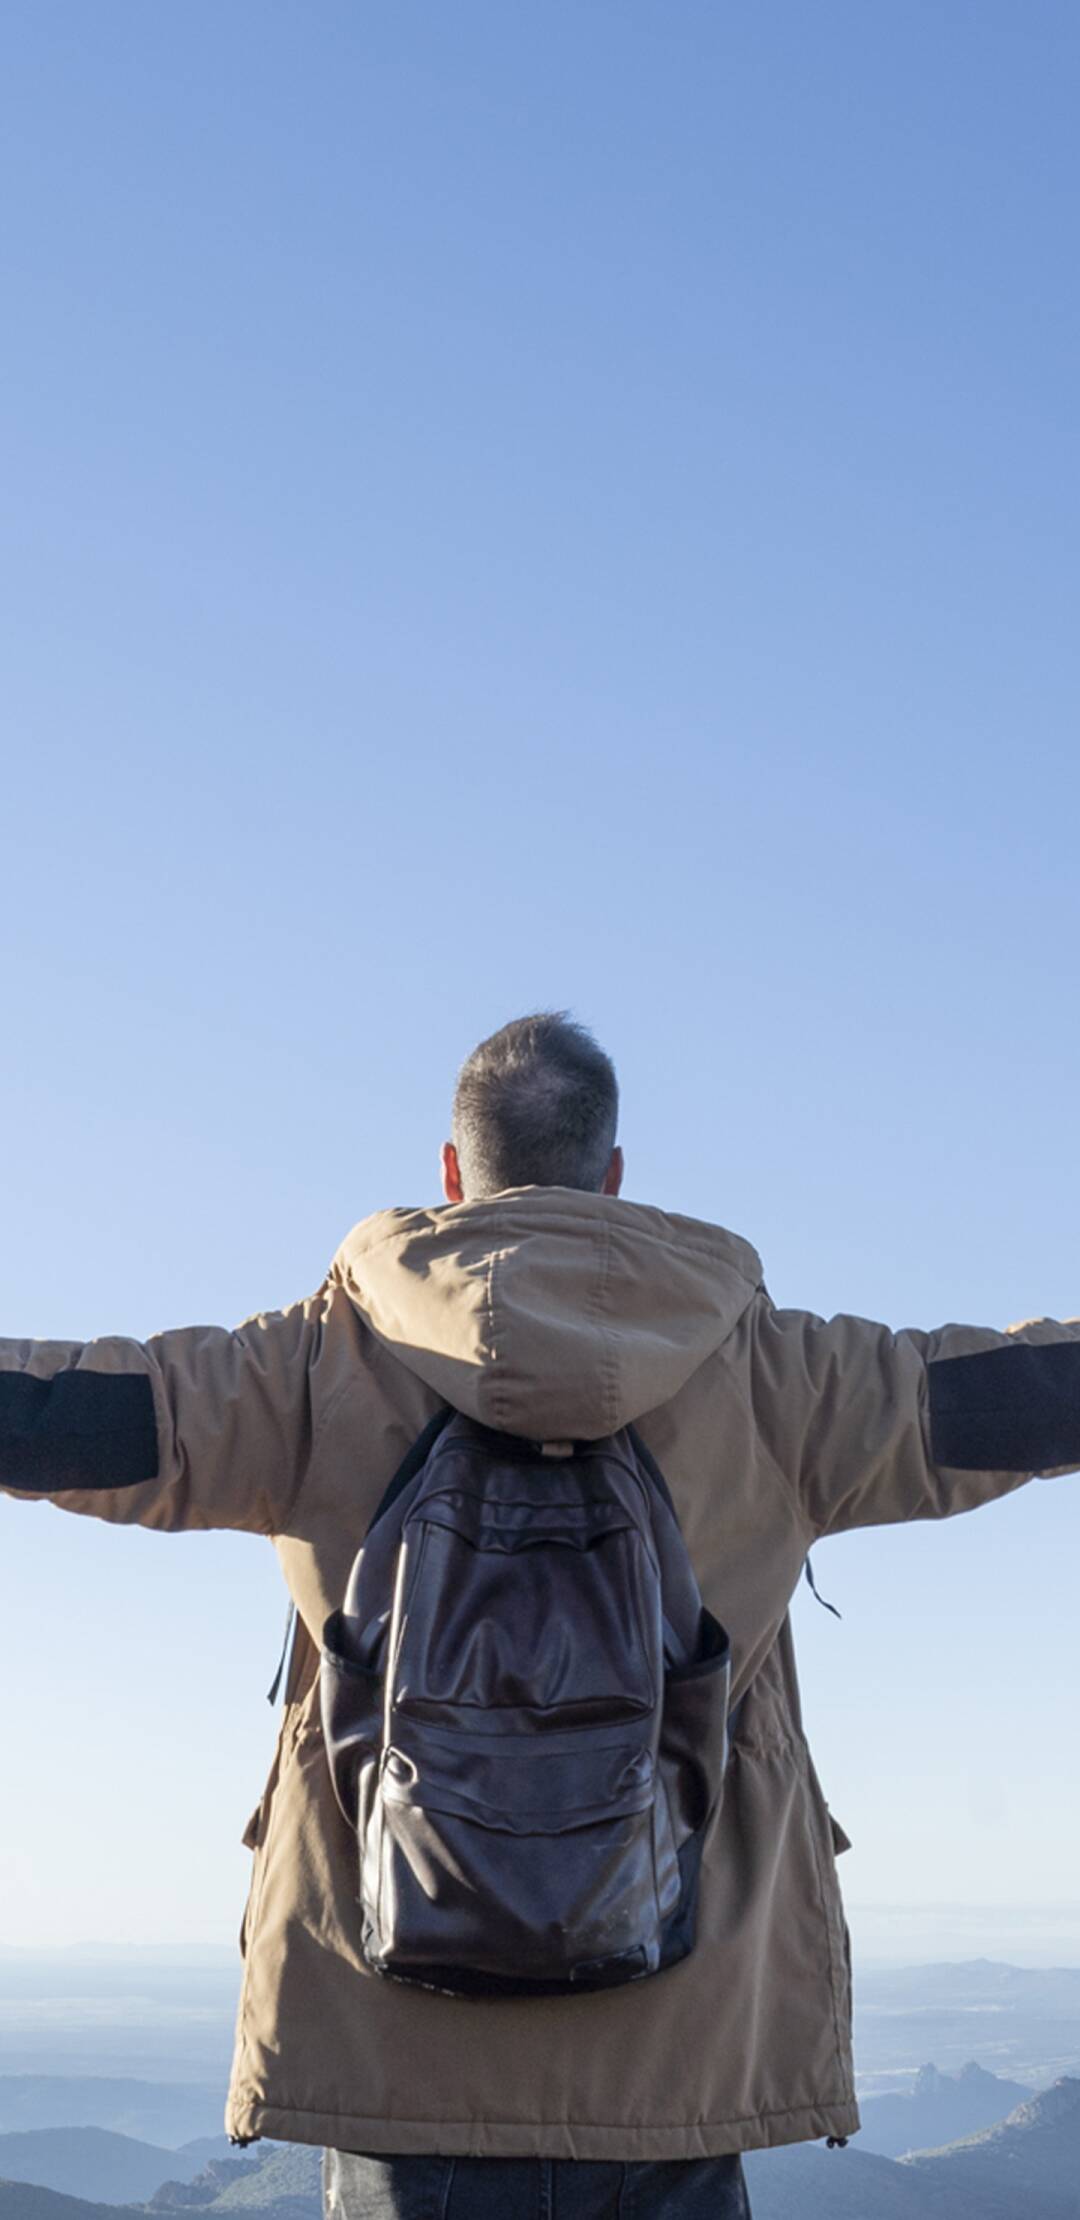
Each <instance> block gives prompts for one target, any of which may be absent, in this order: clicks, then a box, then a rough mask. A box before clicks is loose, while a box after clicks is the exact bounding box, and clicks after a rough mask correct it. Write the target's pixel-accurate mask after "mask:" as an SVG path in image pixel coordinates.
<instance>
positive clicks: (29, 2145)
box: [0, 2127, 229, 2205]
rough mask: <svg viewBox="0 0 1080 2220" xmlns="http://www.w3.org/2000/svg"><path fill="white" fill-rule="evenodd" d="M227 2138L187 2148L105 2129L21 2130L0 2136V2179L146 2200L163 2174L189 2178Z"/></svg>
mask: <svg viewBox="0 0 1080 2220" xmlns="http://www.w3.org/2000/svg"><path fill="white" fill-rule="evenodd" d="M228 2150H229V2143H228V2138H227V2136H225V2135H221V2136H218V2137H217V2138H216V2139H214V2140H212V2141H207V2140H206V2139H205V2138H202V2137H200V2139H199V2141H198V2142H196V2143H193V2144H191V2145H190V2146H189V2147H187V2148H186V2149H182V2150H168V2149H167V2148H165V2147H164V2146H163V2145H160V2144H157V2143H142V2142H136V2141H135V2140H134V2139H133V2137H131V2136H129V2135H113V2134H111V2133H110V2132H109V2130H108V2129H107V2128H98V2127H63V2128H33V2129H31V2130H30V2132H29V2133H26V2134H22V2135H0V2181H8V2180H10V2181H25V2182H34V2183H35V2184H36V2185H37V2187H38V2188H39V2189H59V2190H62V2191H63V2193H64V2194H65V2195H66V2196H69V2197H90V2198H94V2197H96V2198H97V2199H98V2201H99V2202H100V2203H102V2204H117V2205H130V2204H140V2203H145V2201H146V2200H147V2198H150V2197H152V2196H153V2194H154V2192H155V2190H156V2189H159V2188H160V2186H161V2183H162V2182H163V2181H165V2180H166V2178H167V2177H170V2176H171V2177H172V2178H173V2179H174V2180H176V2181H180V2182H189V2181H193V2180H194V2179H195V2176H196V2174H198V2173H201V2172H202V2170H203V2168H204V2167H205V2166H206V2165H207V2164H208V2162H209V2161H210V2160H211V2159H214V2158H223V2157H225V2156H227V2154H228Z"/></svg>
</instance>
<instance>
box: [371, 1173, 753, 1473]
mask: <svg viewBox="0 0 1080 2220" xmlns="http://www.w3.org/2000/svg"><path fill="white" fill-rule="evenodd" d="M331 1278H332V1280H333V1282H334V1283H335V1284H336V1285H339V1286H341V1287H343V1288H345V1290H346V1291H347V1293H348V1295H349V1297H350V1299H351V1301H352V1302H353V1303H354V1304H355V1306H356V1308H357V1310H358V1311H359V1312H360V1313H361V1314H362V1315H363V1317H364V1318H365V1319H366V1321H367V1323H368V1324H369V1325H370V1327H371V1328H372V1330H373V1332H374V1333H375V1334H376V1335H377V1336H378V1337H379V1339H380V1340H381V1341H384V1342H385V1343H386V1344H387V1345H388V1346H389V1347H390V1348H391V1349H392V1351H393V1353H394V1355H395V1357H397V1358H398V1359H399V1360H400V1361H401V1362H402V1363H403V1364H405V1365H407V1366H408V1367H409V1369H410V1370H411V1371H412V1372H415V1373H416V1374H417V1375H418V1376H419V1378H420V1379H422V1380H423V1381H424V1382H425V1383H426V1385H427V1386H428V1387H430V1388H432V1389H433V1390H434V1392H435V1393H436V1394H437V1395H440V1396H442V1397H443V1398H444V1399H445V1400H446V1402H448V1403H450V1404H452V1405H453V1406H454V1408H455V1409H456V1410H459V1411H464V1412H465V1413H466V1414H467V1415H468V1416H469V1417H471V1418H475V1419H478V1420H479V1421H480V1423H481V1424H482V1425H485V1426H492V1427H496V1428H499V1429H501V1430H502V1431H504V1432H507V1433H516V1434H525V1435H527V1436H530V1437H532V1438H536V1439H543V1440H554V1439H559V1438H566V1439H573V1440H596V1439H598V1438H599V1437H600V1436H601V1435H602V1434H609V1433H613V1432H615V1431H616V1429H617V1428H618V1427H620V1426H624V1425H626V1424H627V1423H628V1422H629V1421H630V1420H632V1419H635V1418H639V1417H640V1416H641V1415H642V1413H643V1412H645V1411H650V1410H654V1409H656V1408H657V1407H658V1406H659V1405H660V1404H662V1403H666V1402H668V1401H669V1400H670V1398H671V1397H672V1396H673V1395H675V1394H676V1393H677V1392H678V1390H679V1388H681V1387H682V1386H683V1385H684V1383H685V1382H686V1381H687V1380H688V1379H689V1378H690V1375H691V1374H692V1373H693V1372H695V1371H696V1370H697V1368H698V1366H699V1365H700V1364H702V1363H703V1361H704V1359H705V1358H706V1357H708V1356H709V1355H711V1353H712V1352H713V1350H715V1349H717V1348H719V1346H720V1344H721V1343H722V1342H723V1341H724V1340H725V1339H726V1338H727V1336H728V1334H729V1333H730V1332H731V1331H732V1328H733V1327H734V1325H735V1324H736V1322H737V1320H738V1319H739V1317H740V1316H741V1315H742V1313H743V1311H744V1310H745V1309H746V1306H747V1304H748V1303H749V1302H750V1301H751V1299H752V1297H753V1295H754V1292H755V1290H756V1289H757V1287H758V1286H759V1285H760V1283H761V1263H760V1260H759V1258H758V1256H757V1255H756V1253H755V1251H754V1250H753V1249H752V1248H751V1247H750V1246H749V1244H748V1243H747V1242H745V1241H741V1240H739V1238H738V1236H737V1235H735V1234H731V1233H726V1232H724V1231H723V1229H722V1228H721V1227H719V1226H710V1225H706V1224H703V1223H701V1222H700V1221H699V1220H697V1219H694V1218H682V1217H675V1216H672V1215H671V1214H669V1213H668V1212H666V1211H663V1210H656V1209H653V1208H651V1207H649V1206H648V1205H645V1204H642V1203H633V1202H624V1201H623V1200H622V1199H621V1198H619V1197H615V1196H609V1195H591V1194H581V1193H578V1192H577V1191H576V1190H575V1189H573V1188H568V1187H519V1188H511V1189H508V1190H507V1191H506V1193H504V1194H501V1195H496V1196H493V1197H490V1198H488V1199H486V1200H484V1201H482V1202H474V1203H457V1204H452V1205H449V1206H447V1207H446V1208H443V1209H435V1210H385V1211H380V1212H378V1213H377V1214H376V1215H375V1216H374V1217H371V1218H365V1219H364V1220H363V1221H362V1223H361V1224H360V1225H358V1226H355V1227H354V1228H353V1231H352V1232H351V1233H350V1234H349V1235H348V1236H347V1238H346V1240H345V1241H344V1242H343V1243H342V1245H341V1248H340V1249H339V1250H338V1253H337V1256H336V1257H335V1259H334V1264H333V1267H332V1271H331Z"/></svg>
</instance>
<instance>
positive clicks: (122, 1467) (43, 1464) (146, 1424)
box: [0, 1372, 158, 1495]
mask: <svg viewBox="0 0 1080 2220" xmlns="http://www.w3.org/2000/svg"><path fill="white" fill-rule="evenodd" d="M157 1471H158V1447H157V1426H156V1423H155V1419H154V1393H153V1389H152V1387H151V1385H150V1382H149V1380H148V1379H147V1377H146V1374H145V1373H142V1372H57V1373H56V1374H54V1376H53V1378H52V1379H51V1380H38V1379H34V1378H33V1377H32V1376H31V1375H30V1373H28V1372H0V1486H3V1487H5V1488H21V1489H23V1490H25V1492H26V1493H27V1494H29V1495H57V1494H59V1493H60V1491H61V1489H64V1488H137V1487H138V1485H139V1483H140V1481H142V1480H154V1479H156V1478H157Z"/></svg>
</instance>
